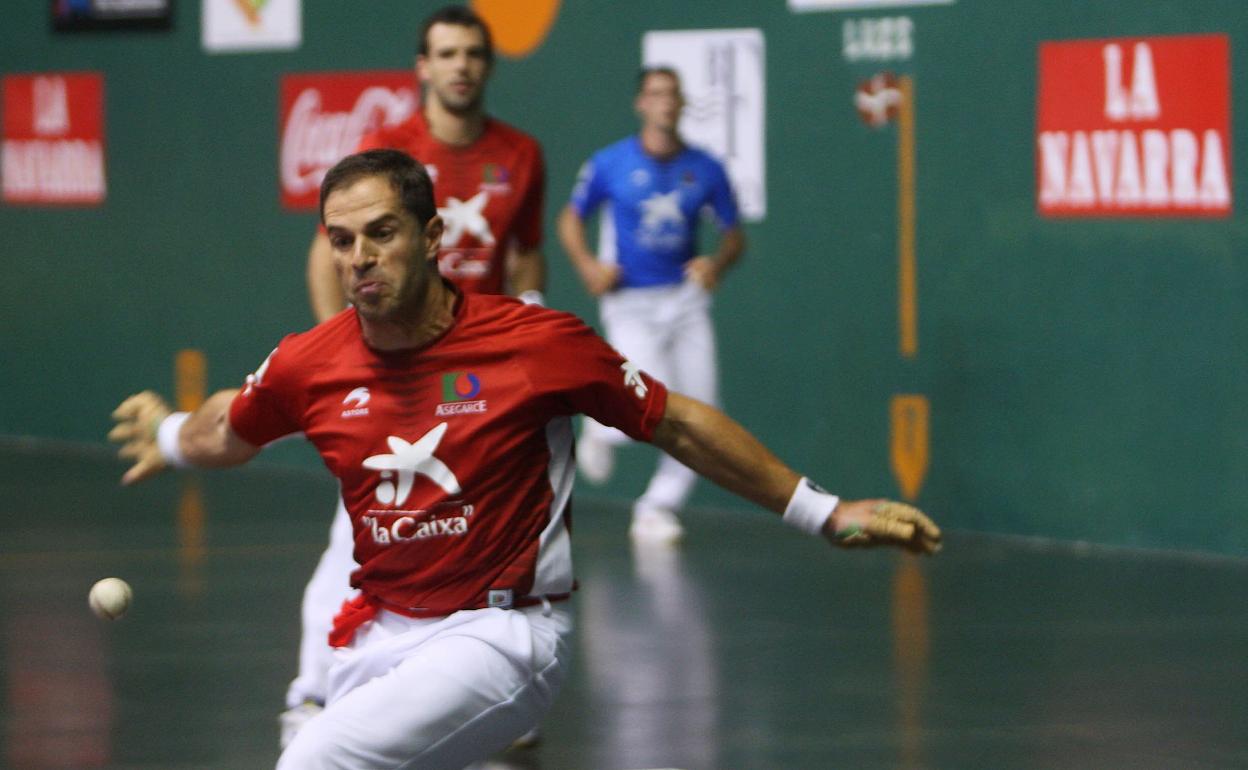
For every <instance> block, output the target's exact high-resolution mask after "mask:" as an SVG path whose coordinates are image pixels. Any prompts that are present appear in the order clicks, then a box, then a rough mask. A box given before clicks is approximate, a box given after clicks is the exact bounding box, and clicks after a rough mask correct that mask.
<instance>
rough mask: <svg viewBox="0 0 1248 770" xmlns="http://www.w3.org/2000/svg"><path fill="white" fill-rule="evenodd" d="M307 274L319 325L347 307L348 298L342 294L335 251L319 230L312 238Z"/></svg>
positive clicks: (326, 237) (311, 299)
mask: <svg viewBox="0 0 1248 770" xmlns="http://www.w3.org/2000/svg"><path fill="white" fill-rule="evenodd" d="M307 274H308V302H309V304H311V306H312V315H314V316H315V317H316V322H317V323H320V322H322V321H324V320H326V319H328V318H330V317H331V316H334V315H337V314H338V313H339V312H340V311H341V310H342V309H343V308H344V307H346V306H347V298H346V296H345V295H344V294H343V293H342V281H341V280H340V279H339V278H338V268H337V267H336V266H335V265H334V251H333V248H332V247H331V246H330V245H329V236H327V235H325V233H324V232H323V231H321V230H320V229H319V228H318V229H317V231H316V235H315V236H314V237H313V238H312V246H311V247H310V248H309V249H308V269H307Z"/></svg>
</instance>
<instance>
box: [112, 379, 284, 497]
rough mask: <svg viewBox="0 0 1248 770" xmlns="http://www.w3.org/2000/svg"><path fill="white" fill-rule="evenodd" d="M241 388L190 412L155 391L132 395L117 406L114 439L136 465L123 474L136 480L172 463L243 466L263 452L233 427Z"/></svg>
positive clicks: (215, 396)
mask: <svg viewBox="0 0 1248 770" xmlns="http://www.w3.org/2000/svg"><path fill="white" fill-rule="evenodd" d="M237 394H238V390H237V389H231V390H221V391H218V392H216V393H214V394H213V395H211V396H209V397H208V399H207V400H206V401H204V403H203V405H201V406H200V407H199V408H198V409H196V410H195V411H194V412H191V413H190V414H187V413H185V412H180V413H177V414H173V413H172V412H171V410H170V409H169V405H168V404H166V403H165V401H164V399H162V398H161V397H160V396H158V395H156V394H155V393H153V392H151V391H150V390H145V391H143V392H142V393H138V394H136V395H133V396H131V397H129V398H127V399H126V400H125V401H123V402H121V405H120V406H118V407H117V408H116V409H115V410H113V419H114V420H116V421H117V424H116V425H115V426H113V429H112V430H111V431H110V432H109V434H108V439H109V441H113V442H115V443H118V444H121V449H120V450H118V452H117V454H118V455H120V456H121V457H124V458H126V459H128V460H133V461H134V465H132V466H131V467H130V469H129V470H128V471H126V473H125V475H123V476H122V477H121V483H122V484H134V483H136V482H139V481H143V480H144V479H147V478H150V477H152V476H155V475H156V474H157V473H160V472H161V471H162V470H164V469H165V468H167V467H169V466H170V465H195V466H199V467H203V468H221V467H227V466H231V465H242V464H243V463H245V462H247V461H248V460H250V459H251V458H253V457H255V456H256V455H257V454H259V452H260V447H257V446H253V445H252V444H249V443H247V442H246V441H244V440H243V439H241V438H239V436H238V434H236V433H235V432H234V429H233V428H231V427H230V420H229V414H230V403H231V402H232V401H233V400H234V396H235V395H237Z"/></svg>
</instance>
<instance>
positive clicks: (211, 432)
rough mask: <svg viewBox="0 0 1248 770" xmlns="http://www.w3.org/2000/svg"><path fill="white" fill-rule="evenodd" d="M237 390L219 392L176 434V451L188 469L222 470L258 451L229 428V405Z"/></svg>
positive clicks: (249, 457) (246, 459)
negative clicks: (189, 466) (193, 467)
mask: <svg viewBox="0 0 1248 770" xmlns="http://www.w3.org/2000/svg"><path fill="white" fill-rule="evenodd" d="M236 395H238V390H237V389H233V390H220V391H217V392H216V393H214V394H212V395H211V396H209V397H208V399H207V400H206V401H204V403H203V404H202V405H201V406H200V407H199V408H198V409H196V410H195V411H194V412H192V413H191V415H190V417H188V418H187V420H186V422H185V423H184V424H183V425H182V430H181V431H180V432H179V433H178V449H179V450H180V451H181V452H182V456H183V457H184V458H185V459H186V461H187V462H188V463H190V464H191V465H195V466H199V467H201V468H224V467H228V466H231V465H241V464H242V463H245V462H247V461H248V460H250V459H251V458H252V457H254V456H255V455H256V454H257V453H258V452H259V451H260V449H259V448H258V447H255V446H252V445H251V444H248V443H247V442H246V441H243V440H242V439H240V438H239V437H238V436H237V434H235V433H234V430H233V428H231V427H230V420H229V415H230V404H231V402H233V401H234V396H236Z"/></svg>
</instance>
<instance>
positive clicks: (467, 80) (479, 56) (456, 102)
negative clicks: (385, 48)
mask: <svg viewBox="0 0 1248 770" xmlns="http://www.w3.org/2000/svg"><path fill="white" fill-rule="evenodd" d="M426 43H427V44H428V50H429V53H428V54H427V55H425V56H418V57H416V74H417V77H419V78H420V82H421V83H423V84H424V87H425V89H426V93H427V94H428V96H429V98H431V99H437V100H438V101H439V102H440V103H441V104H442V106H443V107H445V108H446V109H447V110H449V111H450V112H454V113H465V112H472V111H474V110H477V109H480V107H481V103H482V100H483V99H484V97H485V81H486V80H487V79H489V77H490V64H489V62H488V61H487V59H486V50H485V35H484V34H483V33H482V32H481V30H480V29H478V28H477V27H466V26H463V25H460V24H440V23H439V24H434V25H433V26H432V27H430V28H429V33H428V35H427V37H426Z"/></svg>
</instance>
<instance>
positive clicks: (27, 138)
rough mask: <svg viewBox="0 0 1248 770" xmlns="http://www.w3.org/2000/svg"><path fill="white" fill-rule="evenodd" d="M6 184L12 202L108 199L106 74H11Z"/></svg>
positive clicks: (2, 172)
mask: <svg viewBox="0 0 1248 770" xmlns="http://www.w3.org/2000/svg"><path fill="white" fill-rule="evenodd" d="M3 91H4V139H3V146H2V147H0V154H3V161H2V162H0V180H2V182H0V186H2V187H3V191H4V192H3V197H4V201H5V202H6V203H18V204H70V205H98V204H100V203H102V202H103V201H104V192H105V184H104V76H103V75H101V74H99V73H95V72H47V73H41V74H32V75H6V76H5V77H4V81H3Z"/></svg>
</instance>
